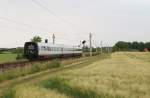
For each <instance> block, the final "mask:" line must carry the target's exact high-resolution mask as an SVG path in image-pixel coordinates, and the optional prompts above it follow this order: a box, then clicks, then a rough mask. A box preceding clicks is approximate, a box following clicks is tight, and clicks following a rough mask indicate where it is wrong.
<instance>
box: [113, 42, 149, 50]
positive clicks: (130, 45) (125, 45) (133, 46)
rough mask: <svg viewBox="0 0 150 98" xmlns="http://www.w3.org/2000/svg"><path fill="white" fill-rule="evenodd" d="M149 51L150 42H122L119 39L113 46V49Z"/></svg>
mask: <svg viewBox="0 0 150 98" xmlns="http://www.w3.org/2000/svg"><path fill="white" fill-rule="evenodd" d="M145 49H147V50H148V51H150V42H145V43H144V42H137V41H134V42H124V41H119V42H117V43H116V44H115V45H114V46H113V51H144V50H145Z"/></svg>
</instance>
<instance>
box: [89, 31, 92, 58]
mask: <svg viewBox="0 0 150 98" xmlns="http://www.w3.org/2000/svg"><path fill="white" fill-rule="evenodd" d="M89 41H90V56H92V33H90V35H89Z"/></svg>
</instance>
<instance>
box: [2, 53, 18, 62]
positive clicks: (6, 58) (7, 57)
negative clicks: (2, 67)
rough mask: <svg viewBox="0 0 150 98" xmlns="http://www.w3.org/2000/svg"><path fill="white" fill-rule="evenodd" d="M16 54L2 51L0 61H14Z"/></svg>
mask: <svg viewBox="0 0 150 98" xmlns="http://www.w3.org/2000/svg"><path fill="white" fill-rule="evenodd" d="M16 57H17V54H12V53H4V54H0V63H6V62H13V61H16Z"/></svg>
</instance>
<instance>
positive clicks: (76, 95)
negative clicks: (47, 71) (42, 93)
mask: <svg viewBox="0 0 150 98" xmlns="http://www.w3.org/2000/svg"><path fill="white" fill-rule="evenodd" d="M41 84H42V86H43V87H44V88H47V89H52V90H56V91H58V92H59V93H61V94H66V95H67V96H70V97H71V98H114V97H115V98H121V97H119V96H110V95H108V94H107V93H106V94H104V93H101V94H97V93H96V92H94V91H92V90H90V89H83V88H80V87H73V86H70V85H69V84H68V83H67V81H65V80H64V79H60V78H52V79H49V80H47V81H44V82H42V83H41Z"/></svg>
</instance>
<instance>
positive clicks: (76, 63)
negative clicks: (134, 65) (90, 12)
mask: <svg viewBox="0 0 150 98" xmlns="http://www.w3.org/2000/svg"><path fill="white" fill-rule="evenodd" d="M105 57H107V56H106V55H105ZM98 58H101V59H103V57H92V58H91V57H88V58H80V59H68V60H63V61H62V62H57V60H54V61H53V62H50V63H44V66H43V65H41V64H38V65H37V66H40V67H41V68H40V69H42V70H43V69H45V65H46V66H49V65H51V64H54V65H55V66H53V67H55V68H56V67H60V65H61V66H62V65H63V66H64V64H69V66H64V68H59V69H60V72H61V69H64V70H68V69H73V68H78V67H79V66H81V67H83V66H86V65H85V64H87V63H89V64H90V63H91V62H94V61H96V60H98ZM81 61H82V62H84V63H85V64H84V63H79V62H81ZM85 61H86V62H85ZM71 63H75V64H73V65H76V66H71V65H72V64H71ZM35 66H36V65H35ZM48 68H49V67H48ZM50 68H51V67H50ZM27 69H28V68H27ZM34 69H37V70H39V68H34ZM19 70H20V69H18V71H16V69H15V71H16V72H15V71H14V72H9V73H12V74H9V75H11V76H13V77H14V76H15V75H18V72H23V71H25V72H26V68H23V70H22V71H19ZM37 70H36V71H35V72H37ZM11 71H12V70H11ZM28 71H29V72H30V70H27V72H26V73H24V74H21V75H22V76H23V75H27V73H28ZM62 71H63V70H62ZM14 74H15V75H14ZM5 75H6V74H5ZM21 75H19V76H21ZM47 76H49V75H47ZM27 80H28V79H27ZM28 81H29V80H28ZM28 81H26V82H28ZM14 83H15V82H14ZM14 83H13V84H14ZM19 83H20V82H19ZM17 84H18V83H17ZM17 98H18V97H17ZM29 98H30V97H29ZM54 98H55V97H54ZM65 98H67V97H65Z"/></svg>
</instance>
